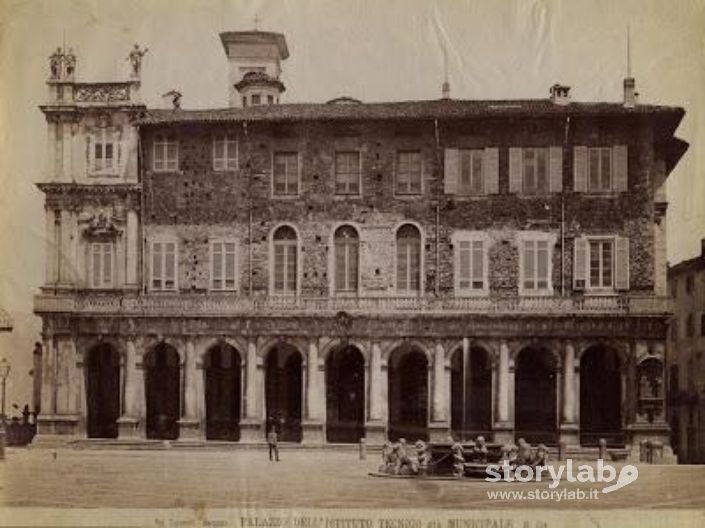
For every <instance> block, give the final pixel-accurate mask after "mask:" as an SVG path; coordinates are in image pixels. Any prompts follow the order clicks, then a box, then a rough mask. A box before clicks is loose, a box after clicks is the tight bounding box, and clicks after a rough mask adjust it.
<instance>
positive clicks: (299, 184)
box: [271, 150, 301, 198]
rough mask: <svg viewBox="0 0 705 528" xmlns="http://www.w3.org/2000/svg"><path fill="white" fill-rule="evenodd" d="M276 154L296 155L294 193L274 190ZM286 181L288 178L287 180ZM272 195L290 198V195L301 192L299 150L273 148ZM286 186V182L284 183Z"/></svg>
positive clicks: (293, 195)
mask: <svg viewBox="0 0 705 528" xmlns="http://www.w3.org/2000/svg"><path fill="white" fill-rule="evenodd" d="M277 155H294V156H296V192H294V193H288V192H285V193H279V192H277V191H276V186H275V179H276V175H275V170H276V158H277ZM287 181H288V180H287ZM271 182H272V187H271V191H272V197H273V198H292V197H297V196H299V195H300V194H301V156H300V155H299V152H298V151H296V150H275V151H274V152H272V178H271ZM285 186H286V184H285Z"/></svg>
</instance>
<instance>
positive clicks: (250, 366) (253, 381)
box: [240, 339, 264, 442]
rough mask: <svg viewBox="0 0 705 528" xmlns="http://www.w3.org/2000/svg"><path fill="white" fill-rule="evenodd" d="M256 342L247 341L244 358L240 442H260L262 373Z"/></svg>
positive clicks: (261, 436) (262, 439)
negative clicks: (243, 411) (243, 409)
mask: <svg viewBox="0 0 705 528" xmlns="http://www.w3.org/2000/svg"><path fill="white" fill-rule="evenodd" d="M258 361H259V358H258V357H257V343H256V342H255V341H254V340H253V339H251V340H249V341H248V342H247V357H246V359H245V417H244V418H243V419H242V420H240V441H241V442H262V441H264V436H263V434H262V408H263V405H262V403H263V402H262V396H263V387H262V383H261V381H262V380H261V377H262V373H261V370H260V369H259V368H258Z"/></svg>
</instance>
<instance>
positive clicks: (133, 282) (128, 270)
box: [125, 209, 139, 287]
mask: <svg viewBox="0 0 705 528" xmlns="http://www.w3.org/2000/svg"><path fill="white" fill-rule="evenodd" d="M137 230H138V218H137V211H135V210H133V209H128V210H127V226H126V228H125V255H126V256H125V284H126V285H127V286H135V287H136V286H137V261H138V259H137V250H138V248H139V238H138V232H137Z"/></svg>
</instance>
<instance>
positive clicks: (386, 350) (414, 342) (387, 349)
mask: <svg viewBox="0 0 705 528" xmlns="http://www.w3.org/2000/svg"><path fill="white" fill-rule="evenodd" d="M401 348H415V349H418V350H420V351H421V352H422V353H423V354H424V355H425V356H426V361H427V362H428V365H429V366H431V365H433V359H434V357H433V351H432V349H431V348H430V347H428V346H427V345H426V343H424V342H422V341H419V340H418V339H397V340H396V341H392V342H391V343H388V344H386V345H385V346H384V347H383V348H382V361H383V362H384V363H389V359H390V357H391V356H392V354H393V353H394V352H395V351H396V350H398V349H401Z"/></svg>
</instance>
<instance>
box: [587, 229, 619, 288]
mask: <svg viewBox="0 0 705 528" xmlns="http://www.w3.org/2000/svg"><path fill="white" fill-rule="evenodd" d="M589 250H590V255H589V260H588V262H589V273H590V288H593V289H612V288H614V278H613V276H614V241H613V240H611V239H608V240H599V239H598V240H590V244H589Z"/></svg>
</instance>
